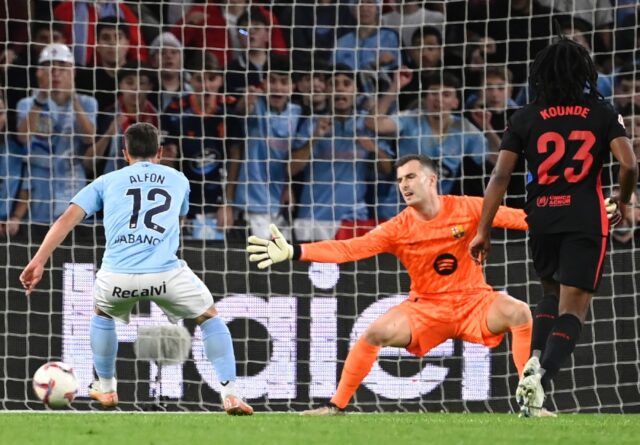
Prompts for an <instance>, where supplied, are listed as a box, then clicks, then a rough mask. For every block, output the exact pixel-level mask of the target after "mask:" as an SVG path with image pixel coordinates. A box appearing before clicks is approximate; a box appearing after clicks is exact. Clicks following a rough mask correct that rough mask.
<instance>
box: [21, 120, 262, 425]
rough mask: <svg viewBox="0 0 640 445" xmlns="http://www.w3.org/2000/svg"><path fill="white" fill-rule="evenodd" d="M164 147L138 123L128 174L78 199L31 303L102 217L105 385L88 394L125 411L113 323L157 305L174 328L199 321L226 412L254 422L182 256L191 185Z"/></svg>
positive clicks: (52, 237)
mask: <svg viewBox="0 0 640 445" xmlns="http://www.w3.org/2000/svg"><path fill="white" fill-rule="evenodd" d="M158 140H159V139H158V130H157V129H156V128H155V127H154V126H153V125H151V124H147V123H138V124H134V125H131V126H130V127H129V128H128V129H127V131H126V132H125V149H124V156H125V159H126V160H127V162H128V163H129V166H128V167H125V168H123V169H121V170H117V171H114V172H111V173H109V174H106V175H103V176H101V177H99V178H98V179H96V180H95V181H94V182H92V183H91V184H89V185H88V186H86V187H84V188H83V189H82V190H81V191H80V192H78V194H77V195H76V196H74V197H73V199H72V200H71V203H70V205H69V207H68V208H67V210H66V211H65V212H64V213H63V214H62V216H61V217H60V218H59V219H58V220H57V221H56V222H55V223H54V224H53V226H51V229H50V230H49V232H48V233H47V236H46V237H45V239H44V241H43V242H42V245H41V246H40V248H39V249H38V251H37V252H36V254H35V256H34V257H33V259H32V260H31V262H30V263H29V264H28V265H27V267H26V268H25V269H24V271H23V272H22V274H21V275H20V281H21V282H22V285H23V286H24V288H25V289H26V293H27V295H29V294H30V293H31V291H32V290H33V288H34V287H35V286H36V285H37V284H38V282H39V281H40V280H41V279H42V274H43V272H44V266H45V264H46V262H47V260H48V259H49V257H50V256H51V254H52V253H53V251H54V250H55V249H56V248H57V247H58V246H59V245H60V243H61V242H62V241H63V240H64V239H65V237H66V236H67V235H68V234H69V232H70V231H71V230H72V229H73V228H74V227H75V226H76V225H77V224H79V223H80V222H81V221H82V220H83V219H84V218H85V217H87V216H91V215H93V214H95V213H96V212H98V211H100V210H103V211H104V228H105V236H106V239H107V244H106V249H105V253H104V257H103V259H102V267H101V268H100V270H99V272H98V273H97V275H96V284H95V290H94V301H95V307H96V309H95V312H96V313H95V315H93V317H92V318H91V330H90V336H91V350H92V352H93V361H94V366H95V368H96V373H97V374H98V377H99V380H98V381H97V382H95V383H94V385H93V386H92V388H91V390H90V392H89V395H90V396H91V398H93V399H95V400H98V401H99V402H100V403H101V404H102V406H103V407H105V408H112V407H115V406H116V405H117V404H118V393H117V388H116V384H117V383H116V379H115V368H116V355H117V351H118V339H117V336H116V329H115V321H114V318H117V319H118V320H121V321H123V322H125V323H128V322H129V316H130V313H131V310H132V309H133V306H134V305H135V304H136V303H137V302H138V301H139V300H151V301H153V302H155V303H156V304H157V305H158V306H159V307H160V308H161V309H162V310H163V311H164V313H165V314H166V315H167V317H168V318H169V320H170V321H172V322H173V323H175V322H177V321H178V320H181V319H184V318H192V319H195V321H196V323H198V324H199V325H200V328H201V329H202V336H203V341H204V347H205V351H206V354H207V358H208V359H209V361H210V362H211V364H212V365H213V368H214V369H215V371H216V374H217V376H218V378H219V379H220V381H221V384H222V394H221V396H222V402H223V405H224V409H225V411H226V412H227V413H229V414H232V415H250V414H252V413H253V408H251V407H250V406H249V405H248V404H246V403H245V402H244V401H243V400H242V399H241V398H240V397H239V396H238V395H237V394H236V392H235V387H234V382H235V380H236V361H235V356H234V353H233V344H232V342H231V334H230V333H229V329H228V328H227V325H226V324H225V323H224V321H222V319H220V317H218V316H217V315H218V312H217V311H216V309H215V307H214V305H213V297H212V296H211V293H210V292H209V290H208V289H207V287H206V286H205V284H204V283H203V282H202V281H201V280H200V279H199V278H198V277H197V276H196V275H195V274H194V273H193V272H192V271H191V269H190V268H189V266H187V264H186V263H185V262H184V261H181V260H179V259H178V257H177V256H176V250H177V249H178V243H179V235H180V217H183V216H185V215H186V214H187V211H188V208H189V181H188V180H187V178H186V177H185V176H184V175H183V174H182V173H180V172H178V171H177V170H174V169H172V168H170V167H166V166H163V165H160V164H159V163H158V162H159V161H160V158H161V156H162V149H161V148H160V147H159V145H158Z"/></svg>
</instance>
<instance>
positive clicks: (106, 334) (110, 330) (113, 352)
mask: <svg viewBox="0 0 640 445" xmlns="http://www.w3.org/2000/svg"><path fill="white" fill-rule="evenodd" d="M89 333H90V334H89V335H90V337H91V351H92V352H93V364H94V366H95V368H96V373H97V374H98V377H100V378H104V379H109V378H112V377H115V375H116V356H117V355H118V336H117V335H116V322H115V321H113V319H112V318H106V317H101V316H100V315H93V316H92V317H91V328H90V330H89Z"/></svg>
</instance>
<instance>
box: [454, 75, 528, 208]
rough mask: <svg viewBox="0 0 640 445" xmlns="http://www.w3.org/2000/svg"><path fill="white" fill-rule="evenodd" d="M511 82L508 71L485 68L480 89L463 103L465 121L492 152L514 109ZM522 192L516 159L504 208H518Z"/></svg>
mask: <svg viewBox="0 0 640 445" xmlns="http://www.w3.org/2000/svg"><path fill="white" fill-rule="evenodd" d="M512 82H513V76H512V75H511V71H510V70H509V68H507V67H505V66H490V67H487V69H486V70H485V75H484V82H483V85H482V87H481V88H480V89H479V90H478V92H477V93H475V94H472V95H471V96H469V98H468V99H467V101H466V108H467V110H468V113H467V114H468V116H469V120H471V122H473V123H474V124H475V125H476V127H478V129H480V130H481V131H482V132H483V133H484V135H485V137H486V138H487V141H488V142H489V146H490V147H491V150H492V151H498V150H499V149H500V139H501V138H502V135H503V134H504V130H505V129H506V127H507V121H508V119H509V118H510V117H511V116H512V115H513V113H514V112H515V111H516V109H517V108H518V106H517V104H516V103H515V101H514V100H513V99H512V98H511V94H512V85H513V84H512ZM525 188H526V171H525V167H524V159H520V160H519V161H518V164H517V165H516V168H515V169H514V174H513V180H512V181H511V182H510V183H509V188H508V190H507V200H506V203H507V205H509V206H512V207H516V208H522V207H523V206H524V196H525Z"/></svg>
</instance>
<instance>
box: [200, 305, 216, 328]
mask: <svg viewBox="0 0 640 445" xmlns="http://www.w3.org/2000/svg"><path fill="white" fill-rule="evenodd" d="M216 315H218V311H217V310H216V307H215V306H211V307H209V309H207V310H206V311H204V312H203V313H202V314H200V315H199V316H197V317H196V318H195V321H196V323H197V324H199V325H200V324H202V323H204V322H205V321H207V320H208V319H210V318H213V317H215V316H216Z"/></svg>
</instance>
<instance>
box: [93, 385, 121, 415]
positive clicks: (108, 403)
mask: <svg viewBox="0 0 640 445" xmlns="http://www.w3.org/2000/svg"><path fill="white" fill-rule="evenodd" d="M89 397H91V398H92V399H93V400H96V401H98V402H100V405H102V407H103V408H106V409H111V408H115V407H116V406H118V393H117V392H116V391H111V392H102V391H100V382H99V381H95V382H93V383H92V384H91V386H89Z"/></svg>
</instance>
